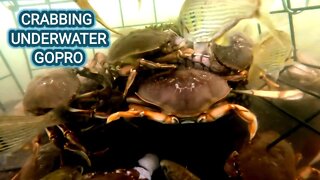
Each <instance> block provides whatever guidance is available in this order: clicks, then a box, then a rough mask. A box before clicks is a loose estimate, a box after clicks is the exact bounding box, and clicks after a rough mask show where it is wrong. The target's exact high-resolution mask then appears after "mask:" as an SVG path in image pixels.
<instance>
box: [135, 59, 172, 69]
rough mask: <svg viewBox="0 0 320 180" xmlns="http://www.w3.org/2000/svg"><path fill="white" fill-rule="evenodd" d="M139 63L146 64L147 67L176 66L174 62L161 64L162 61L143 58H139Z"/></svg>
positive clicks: (163, 67)
mask: <svg viewBox="0 0 320 180" xmlns="http://www.w3.org/2000/svg"><path fill="white" fill-rule="evenodd" d="M139 63H140V65H143V66H146V67H148V68H154V69H175V68H177V66H176V65H174V64H163V63H156V62H152V61H148V60H145V59H143V58H141V59H139Z"/></svg>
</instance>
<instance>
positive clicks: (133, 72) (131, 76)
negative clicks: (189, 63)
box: [123, 58, 177, 97]
mask: <svg viewBox="0 0 320 180" xmlns="http://www.w3.org/2000/svg"><path fill="white" fill-rule="evenodd" d="M138 62H139V64H140V65H142V66H146V67H149V68H154V69H174V68H176V67H177V66H176V65H174V64H161V63H155V62H152V61H148V60H145V59H143V58H141V59H138ZM137 74H138V73H137V70H136V69H134V68H131V69H130V72H129V76H128V80H127V83H126V87H125V89H124V92H123V97H125V96H126V95H127V93H128V91H129V89H130V87H131V85H132V84H133V81H134V80H135V78H136V76H137Z"/></svg>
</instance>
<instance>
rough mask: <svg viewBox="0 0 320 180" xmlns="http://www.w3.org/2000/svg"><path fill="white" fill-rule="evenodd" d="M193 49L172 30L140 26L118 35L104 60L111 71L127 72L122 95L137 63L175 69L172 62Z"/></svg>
mask: <svg viewBox="0 0 320 180" xmlns="http://www.w3.org/2000/svg"><path fill="white" fill-rule="evenodd" d="M192 53H193V50H192V49H190V48H187V47H186V46H185V40H184V39H183V38H181V37H179V36H178V35H177V34H176V33H174V32H173V31H171V30H166V31H160V30H156V29H139V30H135V31H132V32H130V33H129V34H128V35H126V36H123V37H120V38H119V39H117V40H116V41H115V42H114V43H113V44H112V46H111V47H110V49H109V53H108V58H107V63H108V66H110V69H111V71H113V72H114V74H116V75H120V76H128V80H127V84H126V88H125V90H124V93H123V94H124V96H125V95H126V94H127V92H128V89H129V88H130V86H131V85H132V83H133V81H134V79H135V77H136V75H137V69H138V68H139V67H140V66H143V67H147V68H152V69H153V68H157V69H174V68H176V65H175V64H174V63H176V62H177V60H178V59H179V57H187V56H191V55H192ZM150 55H153V56H152V57H150ZM157 55H158V56H157ZM146 57H149V58H151V59H147V58H146ZM145 58H146V59H145ZM165 63H168V64H165Z"/></svg>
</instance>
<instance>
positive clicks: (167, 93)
mask: <svg viewBox="0 0 320 180" xmlns="http://www.w3.org/2000/svg"><path fill="white" fill-rule="evenodd" d="M230 91H231V88H230V87H229V86H228V83H227V81H226V80H225V79H223V78H222V77H221V76H218V75H216V74H213V73H210V72H207V71H204V70H197V69H193V68H180V69H177V70H173V71H169V72H164V73H160V74H156V75H154V76H152V77H150V78H147V79H146V80H145V81H144V82H142V83H141V85H140V86H139V88H138V91H137V92H136V97H128V98H127V101H128V103H129V104H130V105H129V108H130V109H129V110H128V111H120V112H116V113H113V114H111V115H110V116H109V117H108V118H107V122H108V123H110V122H112V121H115V120H117V119H119V118H121V117H123V118H133V117H143V116H145V117H148V119H151V120H155V121H158V122H162V123H168V124H172V123H178V122H179V121H181V122H183V121H184V120H189V119H190V118H192V121H197V122H211V121H214V120H216V119H218V118H220V117H222V116H224V115H225V114H227V113H228V112H229V111H231V110H234V111H235V112H236V114H237V115H238V116H240V117H241V119H243V120H244V121H245V122H246V123H248V129H249V132H250V139H252V138H253V137H254V135H255V133H256V131H257V128H258V123H257V118H256V116H255V115H254V114H253V113H252V112H250V111H249V110H248V109H247V108H245V107H243V106H240V105H238V104H230V103H226V102H223V99H225V98H226V97H227V95H228V94H229V93H230ZM152 106H153V107H154V108H147V107H152ZM194 118H195V120H194Z"/></svg>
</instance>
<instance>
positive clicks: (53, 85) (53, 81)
mask: <svg viewBox="0 0 320 180" xmlns="http://www.w3.org/2000/svg"><path fill="white" fill-rule="evenodd" d="M78 74H80V75H84V76H86V77H88V78H92V79H93V80H96V81H97V82H98V83H99V82H101V83H103V82H102V81H103V80H104V79H105V78H104V77H103V75H101V74H98V73H92V72H91V71H88V70H87V69H84V70H81V71H79V70H75V69H54V70H51V71H47V72H46V73H44V74H42V75H39V76H37V77H36V78H34V79H33V80H32V81H31V82H30V83H29V85H28V87H27V90H26V93H25V96H24V98H23V106H24V110H25V113H26V115H32V116H0V141H1V145H0V153H7V152H10V151H14V150H17V149H19V148H20V147H21V146H22V145H23V144H24V143H26V142H28V141H30V140H31V139H32V138H33V137H34V136H36V135H38V134H39V133H40V132H42V131H43V130H44V129H46V131H47V135H48V137H49V139H50V140H51V141H53V142H55V144H57V145H58V144H59V142H57V139H58V137H57V135H58V134H60V132H59V131H61V132H62V133H63V136H64V137H65V138H66V141H65V143H64V144H63V148H64V149H66V150H69V151H72V152H75V153H77V154H79V155H80V156H82V157H83V158H84V159H85V160H86V162H87V163H88V164H89V165H90V164H91V163H90V159H89V157H88V155H87V153H88V151H87V149H86V148H85V147H84V146H83V145H81V143H80V141H79V140H78V138H77V137H76V136H75V134H74V133H73V132H72V131H71V130H69V128H68V127H67V126H66V125H65V124H66V123H65V121H64V120H62V119H63V118H61V114H62V113H64V112H65V111H66V110H68V111H71V112H75V113H85V115H87V114H88V113H91V112H92V111H94V110H92V109H91V104H92V103H91V104H90V109H75V108H72V107H70V105H71V103H72V102H73V101H77V103H82V99H84V101H87V99H88V97H91V96H95V95H99V94H101V93H104V94H108V93H110V91H109V90H110V89H111V87H108V86H107V83H105V84H102V87H103V88H102V90H100V89H98V90H93V91H92V92H86V93H85V94H79V90H80V88H81V84H80V81H79V79H78V77H77V75H78ZM96 78H97V79H96ZM93 99H94V101H93V104H94V105H93V106H94V107H95V104H97V101H98V100H96V98H93ZM90 101H91V100H90ZM74 104H75V103H74ZM34 115H35V116H34ZM96 115H99V114H96ZM103 115H105V113H104V114H103ZM57 131H58V132H57ZM58 146H59V145H58ZM59 147H60V146H59Z"/></svg>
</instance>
